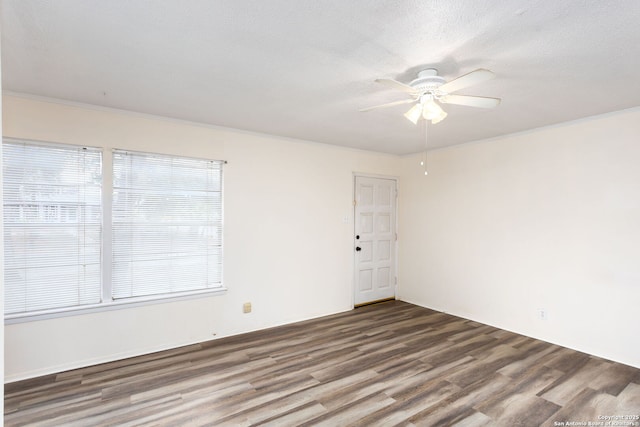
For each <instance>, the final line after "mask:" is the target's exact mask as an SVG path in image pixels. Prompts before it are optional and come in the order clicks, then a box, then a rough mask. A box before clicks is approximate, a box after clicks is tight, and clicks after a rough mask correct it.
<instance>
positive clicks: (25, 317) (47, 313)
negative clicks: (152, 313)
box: [4, 287, 227, 325]
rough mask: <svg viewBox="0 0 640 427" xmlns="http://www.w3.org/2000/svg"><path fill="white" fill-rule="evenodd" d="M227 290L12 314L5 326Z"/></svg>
mask: <svg viewBox="0 0 640 427" xmlns="http://www.w3.org/2000/svg"><path fill="white" fill-rule="evenodd" d="M226 292H227V288H225V287H220V288H215V289H206V290H202V291H191V292H184V293H180V294H171V295H151V296H144V297H137V298H128V299H126V300H119V301H110V302H104V303H101V304H93V305H84V306H82V307H70V308H61V309H55V310H42V311H38V312H33V313H29V314H10V315H6V316H5V318H4V324H5V325H13V324H17V323H26V322H36V321H39V320H47V319H55V318H58V317H69V316H80V315H83V314H91V313H99V312H102V311H111V310H123V309H127V308H135V307H141V306H145V305H153V304H166V303H170V302H176V301H184V300H190V299H196V298H205V297H210V296H214V295H224V294H225V293H226Z"/></svg>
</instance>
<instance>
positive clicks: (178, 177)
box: [112, 150, 223, 300]
mask: <svg viewBox="0 0 640 427" xmlns="http://www.w3.org/2000/svg"><path fill="white" fill-rule="evenodd" d="M222 163H223V162H221V161H212V160H201V159H192V158H184V157H175V156H164V155H157V154H147V153H138V152H130V151H120V150H116V151H114V153H113V201H112V203H113V204H112V228H113V229H112V253H113V258H112V296H113V299H116V300H117V299H124V298H131V297H140V296H146V295H159V294H172V293H176V292H185V291H195V290H204V289H211V288H219V287H222Z"/></svg>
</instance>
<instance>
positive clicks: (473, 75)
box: [439, 68, 496, 93]
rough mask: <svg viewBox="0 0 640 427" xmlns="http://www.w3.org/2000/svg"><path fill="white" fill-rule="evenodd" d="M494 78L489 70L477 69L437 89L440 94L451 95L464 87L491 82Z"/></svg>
mask: <svg viewBox="0 0 640 427" xmlns="http://www.w3.org/2000/svg"><path fill="white" fill-rule="evenodd" d="M495 76H496V75H495V74H493V73H492V72H491V71H489V70H485V69H484V68H478V69H477V70H475V71H472V72H470V73H467V74H465V75H463V76H460V77H458V78H457V79H454V80H451V81H450V82H449V83H445V84H443V85H442V86H440V87H439V89H440V91H442V92H446V93H451V92H455V91H457V90H460V89H464V88H465V87H469V86H473V85H475V84H478V83H482V82H484V81H487V80H491V79H492V78H494V77H495Z"/></svg>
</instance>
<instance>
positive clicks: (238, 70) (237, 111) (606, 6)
mask: <svg viewBox="0 0 640 427" xmlns="http://www.w3.org/2000/svg"><path fill="white" fill-rule="evenodd" d="M2 15H3V16H2V79H3V81H2V86H3V89H4V90H6V91H11V92H19V93H26V94H33V95H39V96H45V97H52V98H59V99H63V100H70V101H76V102H81V103H88V104H95V105H100V106H106V107H114V108H120V109H125V110H131V111H137V112H143V113H150V114H156V115H161V116H167V117H173V118H177V119H184V120H189V121H194V122H201V123H207V124H213V125H220V126H227V127H233V128H239V129H244V130H249V131H256V132H262V133H268V134H273V135H281V136H286V137H291V138H297V139H303V140H310V141H317V142H323V143H328V144H336V145H343V146H348V147H355V148H362V149H368V150H375V151H381V152H388V153H396V154H406V153H412V152H417V151H420V150H421V149H422V148H423V146H424V133H423V132H424V130H423V128H422V126H421V125H419V126H415V125H413V124H411V123H410V122H409V121H408V120H406V119H405V118H404V117H403V116H402V114H403V113H404V112H405V111H406V110H407V109H408V108H409V106H407V105H400V106H396V107H391V108H387V109H380V110H374V111H370V112H367V113H361V112H358V110H359V109H360V108H363V107H369V106H372V105H377V104H381V103H385V102H390V101H395V100H399V99H404V96H405V95H404V94H402V93H400V92H396V91H393V90H390V89H388V88H386V87H385V86H382V85H380V84H378V83H375V82H374V80H375V79H376V78H381V77H384V78H395V79H398V80H400V81H403V82H409V81H410V80H412V79H413V78H414V77H415V74H416V73H417V71H419V70H420V69H423V68H428V67H433V68H437V69H438V70H439V71H440V74H441V75H443V76H444V77H445V78H447V80H450V79H453V78H455V77H457V76H459V75H461V74H464V73H467V72H469V71H472V70H474V69H476V68H488V69H490V70H492V71H494V72H495V73H496V75H497V78H496V79H495V80H492V81H489V82H486V83H482V84H480V85H478V86H475V87H471V88H468V89H466V90H463V91H460V92H459V93H463V94H472V95H484V96H495V97H500V98H502V103H501V105H500V106H499V107H498V108H496V109H495V110H483V109H476V108H470V107H462V106H454V105H446V106H444V108H445V110H446V111H447V112H448V113H449V116H448V117H447V119H446V120H444V121H443V122H441V123H439V124H437V125H434V126H430V128H429V146H430V147H441V146H446V145H453V144H460V143H464V142H468V141H473V140H478V139H484V138H489V137H494V136H497V135H502V134H507V133H512V132H517V131H523V130H526V129H531V128H536V127H540V126H544V125H549V124H553V123H558V122H563V121H567V120H572V119H577V118H581V117H586V116H590V115H594V114H600V113H605V112H610V111H616V110H621V109H625V108H630V107H635V106H638V105H640V84H639V83H638V76H640V73H639V70H640V24H639V23H640V1H638V0H616V1H604V0H600V1H596V0H594V1H578V0H544V1H532V0H509V1H504V0H495V1H487V0H484V1H482V0H447V1H445V0H436V1H426V0H415V1H401V0H394V1H374V0H350V1H340V0H331V1H330V0H250V1H244V0H228V1H227V0H200V1H196V0H173V1H167V0H130V1H125V0H117V1H104V0H59V1H51V0H46V1H45V0H41V1H35V0H3V1H2Z"/></svg>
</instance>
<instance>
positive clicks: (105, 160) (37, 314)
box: [2, 137, 227, 325]
mask: <svg viewBox="0 0 640 427" xmlns="http://www.w3.org/2000/svg"><path fill="white" fill-rule="evenodd" d="M4 141H12V142H14V143H15V142H17V143H28V144H32V145H40V146H51V147H56V146H62V147H87V148H91V149H95V150H98V151H100V152H101V154H102V182H101V184H102V185H101V191H102V233H101V235H102V242H101V251H102V255H101V265H100V268H101V279H102V283H101V291H102V301H101V302H100V303H97V304H87V305H82V306H71V307H63V308H54V309H45V310H38V311H31V312H26V313H14V314H4V313H3V314H4V320H5V324H6V325H10V324H17V323H24V322H31V321H38V320H46V319H54V318H59V317H67V316H77V315H82V314H89V313H98V312H104V311H111V310H120V309H125V308H134V307H140V306H145V305H155V304H165V303H169V302H176V301H184V300H190V299H200V298H205V297H211V296H216V295H223V294H225V293H226V292H227V288H226V286H225V281H224V253H225V251H224V247H225V244H224V234H225V233H224V223H225V221H224V216H225V215H224V213H225V209H224V199H225V196H224V193H225V189H224V187H225V186H224V183H225V179H224V165H226V164H227V161H226V160H218V159H211V158H205V157H190V156H183V155H179V154H174V153H167V152H164V153H158V152H150V151H142V150H130V149H121V148H117V149H116V148H110V147H109V148H108V147H100V146H91V145H85V144H70V143H60V142H51V141H40V140H35V139H26V138H14V137H3V138H2V143H3V145H4ZM114 151H128V152H136V153H142V154H148V155H159V156H167V157H174V158H186V159H195V160H205V161H216V162H220V163H221V165H222V168H221V177H220V192H221V206H220V210H221V212H220V215H221V226H222V235H221V257H222V264H221V272H220V275H221V285H220V287H215V288H207V289H199V290H187V291H181V292H173V293H165V294H154V295H145V296H136V297H130V298H125V299H117V300H114V299H113V298H112V256H113V254H112V235H113V222H112V200H113V179H114V177H113V172H114V170H113V153H114ZM3 204H4V198H3ZM3 268H4V265H3Z"/></svg>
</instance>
